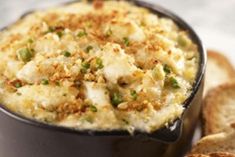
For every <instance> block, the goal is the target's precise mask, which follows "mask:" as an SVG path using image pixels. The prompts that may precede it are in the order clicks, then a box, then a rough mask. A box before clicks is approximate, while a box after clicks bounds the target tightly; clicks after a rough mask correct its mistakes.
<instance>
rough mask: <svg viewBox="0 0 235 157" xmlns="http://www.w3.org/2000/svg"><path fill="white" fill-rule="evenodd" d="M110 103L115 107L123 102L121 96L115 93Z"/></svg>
mask: <svg viewBox="0 0 235 157" xmlns="http://www.w3.org/2000/svg"><path fill="white" fill-rule="evenodd" d="M111 102H112V105H113V106H114V107H117V106H118V104H120V103H122V102H123V100H122V96H121V94H120V93H117V92H115V93H113V95H112V96H111Z"/></svg>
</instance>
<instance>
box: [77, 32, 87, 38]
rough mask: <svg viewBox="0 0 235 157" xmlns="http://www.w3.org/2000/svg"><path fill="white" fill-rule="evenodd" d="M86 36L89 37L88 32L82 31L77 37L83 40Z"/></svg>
mask: <svg viewBox="0 0 235 157" xmlns="http://www.w3.org/2000/svg"><path fill="white" fill-rule="evenodd" d="M86 35H87V32H86V31H81V32H79V33H78V34H77V37H79V38H81V37H83V36H86Z"/></svg>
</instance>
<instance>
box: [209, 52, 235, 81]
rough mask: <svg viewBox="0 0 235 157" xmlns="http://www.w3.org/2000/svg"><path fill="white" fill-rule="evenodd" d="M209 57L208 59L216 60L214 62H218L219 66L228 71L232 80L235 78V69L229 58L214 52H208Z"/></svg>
mask: <svg viewBox="0 0 235 157" xmlns="http://www.w3.org/2000/svg"><path fill="white" fill-rule="evenodd" d="M207 55H208V58H211V59H214V61H216V62H217V63H218V65H220V66H221V67H222V68H224V69H226V71H227V72H228V74H229V76H230V77H231V78H234V77H235V69H234V67H233V65H232V64H231V62H230V61H229V60H228V58H227V57H225V56H224V55H222V54H221V53H220V52H218V51H214V50H208V51H207Z"/></svg>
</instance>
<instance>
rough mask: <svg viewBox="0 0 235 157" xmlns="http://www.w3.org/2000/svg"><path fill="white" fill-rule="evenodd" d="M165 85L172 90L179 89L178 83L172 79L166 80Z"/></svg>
mask: <svg viewBox="0 0 235 157" xmlns="http://www.w3.org/2000/svg"><path fill="white" fill-rule="evenodd" d="M165 83H166V85H168V86H171V87H172V88H174V89H178V88H180V86H179V83H178V81H177V80H176V79H175V78H174V77H170V78H167V80H166V82H165Z"/></svg>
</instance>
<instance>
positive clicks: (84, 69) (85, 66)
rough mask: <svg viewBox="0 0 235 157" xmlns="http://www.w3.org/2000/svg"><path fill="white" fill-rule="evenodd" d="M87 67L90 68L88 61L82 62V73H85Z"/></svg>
mask: <svg viewBox="0 0 235 157" xmlns="http://www.w3.org/2000/svg"><path fill="white" fill-rule="evenodd" d="M89 68H90V63H88V62H82V68H81V72H82V73H86V72H87V70H88V69H89Z"/></svg>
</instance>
